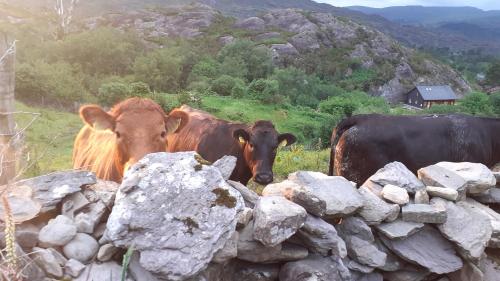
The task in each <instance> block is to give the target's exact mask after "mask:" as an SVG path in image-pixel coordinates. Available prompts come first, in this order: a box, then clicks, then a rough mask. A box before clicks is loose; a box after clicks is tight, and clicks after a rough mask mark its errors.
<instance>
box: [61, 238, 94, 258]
mask: <svg viewBox="0 0 500 281" xmlns="http://www.w3.org/2000/svg"><path fill="white" fill-rule="evenodd" d="M98 250H99V244H98V243H97V241H96V240H95V239H94V238H93V237H92V236H90V235H88V234H85V233H78V234H77V235H76V236H75V238H74V239H73V240H71V241H70V242H69V243H68V244H66V245H65V246H64V247H63V252H64V255H65V256H66V257H67V258H69V259H75V260H78V261H80V262H82V263H86V262H88V261H90V260H91V259H92V258H93V257H94V256H95V255H96V254H97V251H98Z"/></svg>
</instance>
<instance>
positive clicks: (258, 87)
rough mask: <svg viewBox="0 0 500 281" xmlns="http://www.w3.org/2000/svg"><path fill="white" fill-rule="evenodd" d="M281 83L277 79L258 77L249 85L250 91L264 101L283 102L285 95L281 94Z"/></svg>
mask: <svg viewBox="0 0 500 281" xmlns="http://www.w3.org/2000/svg"><path fill="white" fill-rule="evenodd" d="M278 90H279V83H278V81H276V80H270V79H257V80H254V81H253V82H252V83H250V85H249V86H248V93H249V94H250V95H251V96H253V97H254V98H255V99H257V100H260V101H261V102H263V103H267V104H270V103H282V102H283V97H281V96H279V94H278Z"/></svg>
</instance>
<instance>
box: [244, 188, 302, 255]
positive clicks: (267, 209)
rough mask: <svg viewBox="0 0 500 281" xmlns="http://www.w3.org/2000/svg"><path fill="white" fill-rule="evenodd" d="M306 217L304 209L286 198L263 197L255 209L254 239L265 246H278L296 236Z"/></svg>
mask: <svg viewBox="0 0 500 281" xmlns="http://www.w3.org/2000/svg"><path fill="white" fill-rule="evenodd" d="M306 216H307V213H306V210H304V208H302V207H301V206H299V205H297V204H295V203H293V202H291V201H288V200H287V199H285V198H284V197H281V196H267V197H262V198H260V200H259V201H257V204H256V205H255V209H254V226H253V227H254V228H253V230H254V233H253V237H254V239H255V240H257V241H260V242H261V243H262V244H264V245H265V246H268V247H272V246H276V245H278V244H280V243H281V242H283V241H285V240H286V239H288V238H290V237H291V236H292V235H294V234H295V232H297V230H298V229H299V228H301V227H302V225H304V222H305V220H306Z"/></svg>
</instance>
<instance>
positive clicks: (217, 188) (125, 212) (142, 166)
mask: <svg viewBox="0 0 500 281" xmlns="http://www.w3.org/2000/svg"><path fill="white" fill-rule="evenodd" d="M197 159H198V157H197V154H196V153H194V152H181V153H153V154H149V155H146V156H145V157H144V158H143V159H142V160H140V161H139V162H138V163H136V164H135V165H133V166H132V167H131V168H130V170H129V171H128V172H127V173H126V175H125V177H124V180H123V182H122V185H121V186H120V189H119V191H118V193H117V195H116V200H115V205H114V207H113V210H112V212H111V214H110V216H109V219H108V222H107V236H108V238H109V239H110V240H111V241H112V243H113V244H114V245H115V246H117V247H123V248H128V247H131V246H133V247H134V249H136V250H137V251H139V252H140V253H141V255H140V264H141V266H142V267H144V268H145V269H146V270H148V271H150V272H151V273H153V274H154V275H155V276H156V277H158V278H159V279H164V280H184V279H187V278H190V277H194V276H196V275H197V274H198V273H199V272H201V271H202V270H203V269H204V268H205V267H207V265H208V264H209V262H210V261H211V260H212V258H213V255H214V254H215V253H216V252H217V251H218V250H220V249H221V248H222V247H224V245H225V244H226V241H227V240H228V239H230V237H231V236H232V235H233V233H234V231H235V228H236V223H237V220H238V213H239V212H240V211H241V210H242V209H243V207H244V202H243V198H242V197H241V194H240V193H239V192H238V191H236V190H235V189H233V188H232V187H231V186H230V185H228V184H227V183H226V182H225V180H224V178H223V177H222V175H221V173H220V171H219V170H218V169H217V168H215V167H212V166H205V165H202V166H201V167H200V165H201V164H200V163H199V161H198V160H197ZM145 202H147V204H146V203H145ZM193 206H196V207H193ZM158 222H162V223H161V224H159V223H158ZM179 260H182V261H183V262H182V263H179Z"/></svg>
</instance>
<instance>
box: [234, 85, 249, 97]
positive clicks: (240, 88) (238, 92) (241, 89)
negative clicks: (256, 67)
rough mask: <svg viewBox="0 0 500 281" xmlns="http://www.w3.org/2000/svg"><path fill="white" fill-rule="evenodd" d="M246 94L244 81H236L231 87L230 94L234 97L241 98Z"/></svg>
mask: <svg viewBox="0 0 500 281" xmlns="http://www.w3.org/2000/svg"><path fill="white" fill-rule="evenodd" d="M246 94H247V87H246V86H245V84H244V83H236V84H235V85H234V87H233V88H232V89H231V96H232V97H234V98H242V97H244V96H246Z"/></svg>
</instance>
